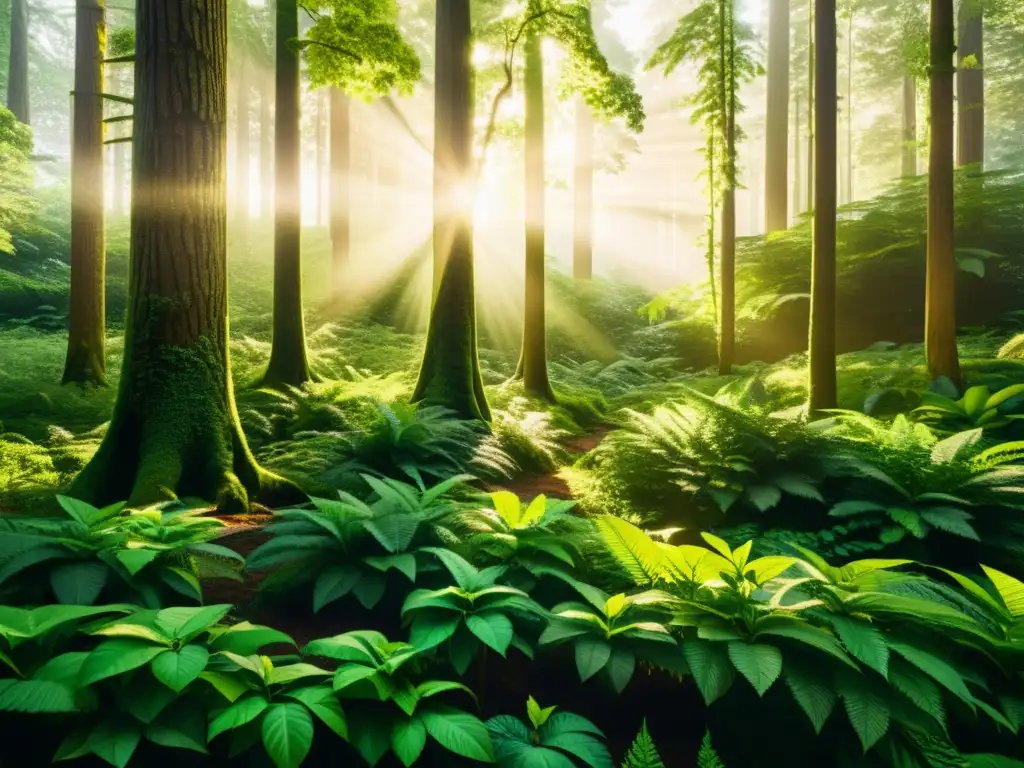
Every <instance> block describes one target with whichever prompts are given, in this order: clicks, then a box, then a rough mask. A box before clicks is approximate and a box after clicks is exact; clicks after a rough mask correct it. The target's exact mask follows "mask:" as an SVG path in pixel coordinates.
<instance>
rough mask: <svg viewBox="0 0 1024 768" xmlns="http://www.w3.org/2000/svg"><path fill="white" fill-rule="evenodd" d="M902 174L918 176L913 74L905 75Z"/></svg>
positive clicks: (915, 87) (915, 85)
mask: <svg viewBox="0 0 1024 768" xmlns="http://www.w3.org/2000/svg"><path fill="white" fill-rule="evenodd" d="M900 175H901V176H902V177H903V178H905V179H909V178H913V177H914V176H917V83H916V82H914V78H913V77H912V76H911V75H904V76H903V151H902V153H901V170H900Z"/></svg>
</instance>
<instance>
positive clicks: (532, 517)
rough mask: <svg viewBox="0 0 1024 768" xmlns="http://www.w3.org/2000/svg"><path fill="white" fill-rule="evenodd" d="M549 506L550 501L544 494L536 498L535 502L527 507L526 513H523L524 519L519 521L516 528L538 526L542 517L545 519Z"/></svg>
mask: <svg viewBox="0 0 1024 768" xmlns="http://www.w3.org/2000/svg"><path fill="white" fill-rule="evenodd" d="M547 506H548V499H547V497H546V496H545V495H544V494H543V493H542V494H540V495H539V496H535V497H534V499H533V501H531V502H530V503H529V504H527V505H526V511H525V512H524V513H523V517H522V519H521V520H520V521H519V525H517V526H514V527H516V528H527V527H529V526H531V525H534V524H536V523H537V522H539V521H540V519H541V518H542V517H544V512H545V510H546V509H547Z"/></svg>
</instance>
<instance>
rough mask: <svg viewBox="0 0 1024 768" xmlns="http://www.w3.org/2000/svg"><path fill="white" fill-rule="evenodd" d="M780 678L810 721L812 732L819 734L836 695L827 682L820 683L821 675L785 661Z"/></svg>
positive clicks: (829, 713)
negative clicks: (812, 727)
mask: <svg viewBox="0 0 1024 768" xmlns="http://www.w3.org/2000/svg"><path fill="white" fill-rule="evenodd" d="M782 677H783V679H784V680H785V681H786V685H787V686H788V687H789V690H790V692H792V694H793V698H795V699H796V701H797V704H799V705H800V708H801V709H802V710H803V711H804V712H805V713H806V715H807V717H808V718H809V719H810V721H811V725H813V726H814V732H815V733H821V729H822V728H823V727H824V725H825V721H826V720H828V717H829V715H831V714H832V709H833V708H834V707H835V704H836V695H835V693H833V692H832V688H831V687H830V686H829V685H828V683H827V682H824V681H822V679H821V675H820V674H818V673H817V672H816V671H810V670H808V669H805V668H804V666H803V665H800V666H797V665H795V664H791V663H790V662H789V661H786V668H785V671H784V672H783V674H782Z"/></svg>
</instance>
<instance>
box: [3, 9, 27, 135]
mask: <svg viewBox="0 0 1024 768" xmlns="http://www.w3.org/2000/svg"><path fill="white" fill-rule="evenodd" d="M9 55H10V59H9V61H8V69H7V108H8V109H9V110H11V112H13V113H14V116H15V117H16V118H17V119H18V120H19V121H20V122H22V123H25V124H26V125H28V124H29V123H30V122H31V119H30V117H31V116H30V109H29V88H28V0H11V47H10V51H9Z"/></svg>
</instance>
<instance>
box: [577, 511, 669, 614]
mask: <svg viewBox="0 0 1024 768" xmlns="http://www.w3.org/2000/svg"><path fill="white" fill-rule="evenodd" d="M596 525H597V530H598V533H600V534H601V538H602V540H603V541H604V543H605V546H607V547H608V549H609V550H610V551H611V553H612V555H614V557H615V559H616V561H618V563H619V564H620V565H621V566H622V567H623V568H624V569H625V571H626V573H627V574H629V577H630V578H631V579H632V580H633V582H634V583H636V584H637V585H639V586H646V585H648V584H651V583H653V582H654V581H655V580H656V579H657V578H658V577H659V576H660V575H661V573H662V571H663V570H664V566H663V562H664V557H663V555H662V554H661V551H660V550H659V549H658V545H657V543H656V542H654V541H652V540H651V538H650V537H649V536H648V535H647V534H646V533H644V531H642V530H640V529H639V528H637V527H636V526H635V525H632V524H631V523H629V522H627V521H626V520H623V519H622V518H619V517H615V516H613V515H602V516H601V517H599V518H597V520H596ZM584 597H586V595H584ZM591 602H593V601H591ZM604 603H605V601H603V600H602V601H601V603H600V604H599V605H596V606H595V607H596V608H598V609H599V610H604Z"/></svg>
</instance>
